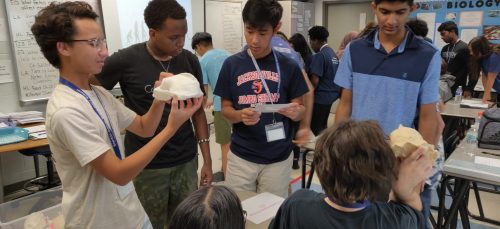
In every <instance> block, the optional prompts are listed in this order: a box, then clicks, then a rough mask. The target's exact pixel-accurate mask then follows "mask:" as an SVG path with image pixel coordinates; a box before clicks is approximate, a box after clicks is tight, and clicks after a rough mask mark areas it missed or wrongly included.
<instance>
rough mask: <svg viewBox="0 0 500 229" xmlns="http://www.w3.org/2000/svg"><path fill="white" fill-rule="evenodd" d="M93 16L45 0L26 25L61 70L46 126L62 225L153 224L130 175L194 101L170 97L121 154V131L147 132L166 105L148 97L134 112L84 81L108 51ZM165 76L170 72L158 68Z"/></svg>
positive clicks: (85, 9) (79, 5) (79, 6)
mask: <svg viewBox="0 0 500 229" xmlns="http://www.w3.org/2000/svg"><path fill="white" fill-rule="evenodd" d="M96 18H97V15H96V14H95V12H93V11H92V8H91V6H90V5H88V4H86V3H83V2H64V3H51V4H50V5H49V6H47V7H46V8H44V9H42V10H41V11H40V12H39V13H38V15H37V17H36V18H35V23H34V24H33V26H32V27H31V30H32V32H33V34H34V36H35V38H36V41H37V43H38V45H39V46H40V49H41V51H42V52H43V54H44V56H45V58H46V59H47V60H48V61H49V62H50V63H51V64H52V65H53V66H54V67H56V68H58V69H59V73H60V84H58V85H57V86H56V87H55V89H54V92H53V94H52V95H51V97H50V99H49V102H48V104H47V122H46V126H47V133H48V140H49V144H50V148H51V150H52V153H53V155H54V159H55V162H56V168H57V171H58V173H59V176H60V178H61V181H62V188H63V200H62V210H63V215H64V219H65V223H66V225H65V228H152V226H151V223H150V222H149V219H148V217H147V215H146V213H145V211H144V209H143V207H142V206H141V203H140V202H139V199H138V198H137V194H136V192H135V190H134V186H133V184H132V182H131V180H132V179H133V178H134V177H136V176H137V174H139V172H140V171H141V170H142V169H143V168H144V167H145V166H146V165H147V164H148V163H149V162H150V161H151V159H153V157H154V156H155V155H156V153H157V152H158V150H159V149H160V148H161V147H162V146H163V145H164V144H165V143H166V142H167V141H168V140H169V139H170V138H171V137H172V135H173V134H174V133H175V131H176V130H177V129H178V128H179V125H180V124H182V123H184V122H185V121H186V120H187V119H189V118H190V117H191V115H192V114H193V113H194V112H195V111H196V110H197V109H198V108H199V107H200V105H201V101H202V99H201V98H196V99H193V100H188V101H187V102H186V104H187V105H184V102H179V101H178V100H177V99H176V98H174V99H173V100H172V109H171V113H170V116H169V120H175V122H169V123H168V125H167V126H166V127H165V128H164V129H163V130H162V131H161V132H160V133H158V134H157V135H156V137H155V138H153V140H151V141H150V142H149V143H148V144H146V145H145V146H144V147H143V148H141V149H140V150H139V151H137V152H136V153H134V154H133V155H131V156H129V157H127V158H125V156H124V153H123V152H124V150H123V144H122V142H121V141H118V137H119V133H120V130H123V129H127V130H129V131H131V132H133V133H135V134H137V135H140V136H144V137H146V136H152V135H153V134H154V131H155V130H156V127H157V126H158V123H159V121H160V117H161V114H162V111H163V109H164V106H165V104H164V103H163V102H160V101H154V102H153V104H152V106H151V108H150V109H149V111H148V112H147V113H146V114H145V115H143V116H138V115H136V114H135V113H134V112H133V111H131V110H130V109H128V108H126V107H125V106H124V105H123V104H121V103H120V102H118V101H117V100H116V99H114V98H113V96H112V95H111V94H110V93H109V92H108V91H106V90H105V89H104V88H102V87H99V86H90V84H89V77H91V76H93V75H95V74H97V73H99V72H100V71H101V69H102V66H103V64H104V59H105V58H106V56H107V55H108V50H107V47H106V40H105V38H104V34H103V32H102V29H101V28H100V26H99V24H98V23H97V21H96ZM162 77H168V74H164V75H161V76H160V78H162Z"/></svg>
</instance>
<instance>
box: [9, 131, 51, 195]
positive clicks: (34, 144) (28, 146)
mask: <svg viewBox="0 0 500 229" xmlns="http://www.w3.org/2000/svg"><path fill="white" fill-rule="evenodd" d="M34 125H39V123H37V124H34ZM27 126H33V125H27ZM48 146H49V140H48V139H47V138H45V139H40V140H31V139H28V140H26V141H22V142H18V143H13V144H7V145H2V146H0V154H2V153H9V152H16V151H23V150H36V149H46V147H48ZM49 164H50V165H49ZM49 169H50V170H49ZM47 171H54V169H53V164H52V161H47ZM47 175H48V180H49V183H50V182H52V181H53V180H54V177H53V174H47ZM3 195H4V193H3V182H2V179H1V178H0V202H3Z"/></svg>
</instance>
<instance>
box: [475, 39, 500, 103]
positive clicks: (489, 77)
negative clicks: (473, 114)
mask: <svg viewBox="0 0 500 229" xmlns="http://www.w3.org/2000/svg"><path fill="white" fill-rule="evenodd" d="M468 48H469V52H470V55H471V60H470V61H469V69H470V75H471V79H475V80H476V81H477V79H479V75H480V73H481V72H482V74H483V75H482V78H481V79H482V81H483V87H484V95H483V103H488V102H490V101H491V89H492V88H494V89H495V90H496V91H497V99H496V102H497V104H499V102H500V96H499V95H498V92H499V91H500V77H499V75H500V47H499V46H498V45H493V44H490V43H489V42H488V40H486V38H485V37H483V36H479V37H475V38H473V39H472V40H471V41H470V42H469V46H468Z"/></svg>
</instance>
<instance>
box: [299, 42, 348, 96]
mask: <svg viewBox="0 0 500 229" xmlns="http://www.w3.org/2000/svg"><path fill="white" fill-rule="evenodd" d="M338 66H339V60H338V58H337V55H336V54H335V52H334V51H333V49H332V48H330V47H329V46H323V47H322V48H321V49H320V51H319V52H318V53H316V54H314V55H313V56H312V60H311V64H310V67H309V69H308V71H307V72H308V73H309V74H313V75H316V76H318V77H319V83H318V86H316V88H315V89H314V103H318V104H332V103H333V102H335V100H337V98H338V97H339V94H340V87H339V86H338V85H337V84H335V83H334V82H333V80H334V79H335V74H336V73H337V68H338Z"/></svg>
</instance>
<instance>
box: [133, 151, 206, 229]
mask: <svg viewBox="0 0 500 229" xmlns="http://www.w3.org/2000/svg"><path fill="white" fill-rule="evenodd" d="M197 169H198V158H197V157H195V158H194V159H193V160H191V161H189V162H187V163H185V164H182V165H178V166H176V167H172V168H164V169H145V170H143V171H142V172H141V173H140V174H139V175H138V176H137V177H136V178H135V180H134V185H135V190H136V192H137V195H138V196H139V200H140V201H141V203H142V206H143V207H144V209H145V210H146V213H147V214H148V216H149V219H150V220H151V224H152V225H153V228H154V229H163V228H168V224H169V222H170V217H172V214H173V213H174V210H175V208H176V207H177V205H179V204H180V203H181V202H182V200H184V199H185V198H186V197H187V196H188V195H189V194H190V193H191V192H193V191H195V190H196V188H197V183H198V175H197V173H196V171H197Z"/></svg>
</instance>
